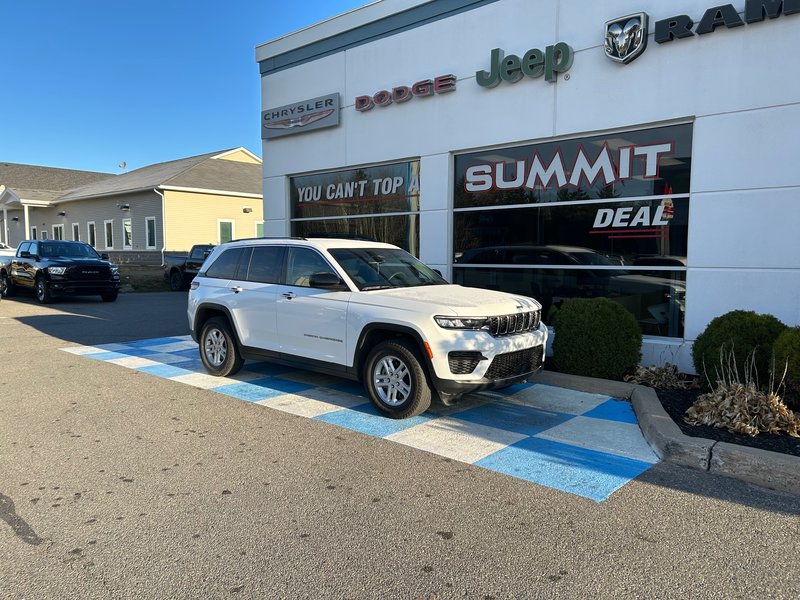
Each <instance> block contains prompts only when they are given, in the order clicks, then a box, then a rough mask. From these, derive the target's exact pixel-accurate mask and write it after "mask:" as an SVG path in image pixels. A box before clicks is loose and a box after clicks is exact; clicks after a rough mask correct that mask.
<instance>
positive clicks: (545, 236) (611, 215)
mask: <svg viewBox="0 0 800 600" xmlns="http://www.w3.org/2000/svg"><path fill="white" fill-rule="evenodd" d="M453 223H454V227H453V253H454V256H453V259H454V262H455V263H456V264H463V263H468V264H507V265H520V264H526V265H567V264H577V263H580V264H596V265H603V264H609V265H636V264H639V261H642V260H644V259H646V258H648V257H651V256H657V257H662V258H664V257H673V258H674V259H676V261H682V264H681V262H675V263H674V264H673V266H683V265H685V260H686V247H687V237H688V223H689V198H686V197H684V198H661V199H655V200H634V201H625V202H614V203H609V204H606V203H596V202H594V203H589V204H582V205H577V206H576V205H568V206H561V205H550V204H549V205H545V206H535V207H523V208H510V209H497V210H478V211H475V210H473V211H462V212H456V213H455V215H454V216H453Z"/></svg>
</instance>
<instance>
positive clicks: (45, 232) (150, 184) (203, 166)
mask: <svg viewBox="0 0 800 600" xmlns="http://www.w3.org/2000/svg"><path fill="white" fill-rule="evenodd" d="M261 177H262V175H261V159H259V158H258V157H257V156H255V155H254V154H252V153H251V152H249V151H247V150H246V149H244V148H235V149H232V150H226V151H222V152H212V153H209V154H202V155H199V156H192V157H189V158H183V159H180V160H174V161H169V162H164V163H158V164H155V165H150V166H147V167H142V168H141V169H136V170H135V171H130V172H129V173H124V174H122V175H113V174H110V173H95V172H91V171H73V170H68V169H53V168H50V167H39V166H33V165H20V164H14V163H0V241H2V242H4V243H6V244H8V245H10V246H12V247H16V246H17V245H18V244H19V243H20V242H21V241H22V240H24V239H48V238H54V239H65V240H82V241H86V242H89V243H90V244H91V245H92V246H94V247H95V248H96V249H97V250H98V252H107V253H108V254H110V255H111V256H112V258H113V259H114V260H115V261H117V262H120V263H133V264H150V265H154V264H161V263H162V258H163V253H164V252H165V251H176V252H180V251H185V250H188V249H189V248H190V247H191V246H192V245H193V244H209V243H210V244H220V243H223V242H226V241H229V240H231V239H236V238H247V237H261V236H262V235H263V223H264V216H263V207H262V201H261V198H262V196H261V182H262V179H261Z"/></svg>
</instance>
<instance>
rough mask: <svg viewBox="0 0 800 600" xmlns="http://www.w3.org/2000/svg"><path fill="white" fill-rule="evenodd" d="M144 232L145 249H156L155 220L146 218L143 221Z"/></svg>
mask: <svg viewBox="0 0 800 600" xmlns="http://www.w3.org/2000/svg"><path fill="white" fill-rule="evenodd" d="M144 227H145V231H146V232H147V249H148V250H155V249H156V218H155V217H146V218H145V220H144Z"/></svg>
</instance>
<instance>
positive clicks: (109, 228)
mask: <svg viewBox="0 0 800 600" xmlns="http://www.w3.org/2000/svg"><path fill="white" fill-rule="evenodd" d="M103 224H104V225H105V233H106V250H113V249H114V220H113V219H112V220H110V221H103Z"/></svg>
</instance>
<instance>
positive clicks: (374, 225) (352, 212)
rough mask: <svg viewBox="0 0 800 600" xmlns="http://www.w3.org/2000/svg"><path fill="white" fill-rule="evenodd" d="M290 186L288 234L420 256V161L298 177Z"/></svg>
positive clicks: (294, 178)
mask: <svg viewBox="0 0 800 600" xmlns="http://www.w3.org/2000/svg"><path fill="white" fill-rule="evenodd" d="M289 187H290V197H291V214H292V235H295V236H301V237H346V238H353V239H363V240H371V241H376V242H386V243H389V244H395V245H396V246H400V247H401V248H403V249H404V250H406V251H408V252H410V253H411V254H413V255H414V256H419V161H410V162H403V163H393V164H387V165H376V166H371V167H361V168H359V169H349V170H345V171H332V172H328V173H318V174H315V175H302V176H298V177H292V178H291V180H290V184H289ZM389 213H393V214H389ZM397 213H400V214H397ZM332 217H342V218H332Z"/></svg>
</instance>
